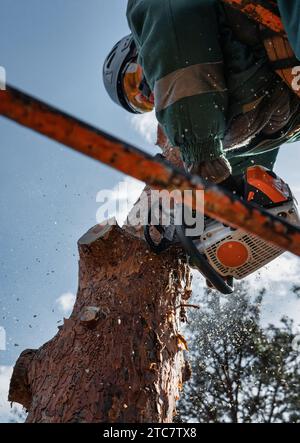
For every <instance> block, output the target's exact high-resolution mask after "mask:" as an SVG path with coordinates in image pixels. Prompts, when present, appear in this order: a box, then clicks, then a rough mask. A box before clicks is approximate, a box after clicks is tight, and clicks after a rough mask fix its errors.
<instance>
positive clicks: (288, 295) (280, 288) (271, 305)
mask: <svg viewBox="0 0 300 443" xmlns="http://www.w3.org/2000/svg"><path fill="white" fill-rule="evenodd" d="M193 274H194V284H193V288H194V295H195V296H196V297H197V294H202V292H203V288H204V287H205V281H204V278H202V277H201V275H200V273H198V272H197V271H194V273H193ZM245 281H246V282H248V283H249V286H250V291H251V294H253V295H255V294H258V292H259V291H260V290H262V289H266V294H265V297H264V301H263V305H262V317H261V321H262V324H263V325H264V326H265V325H267V324H269V323H273V324H278V323H279V321H280V319H281V318H282V317H283V316H288V317H290V318H292V319H293V320H294V321H295V327H297V325H300V299H299V298H297V296H296V294H294V293H293V292H292V289H293V287H294V286H299V287H300V262H299V259H298V257H295V256H293V255H291V254H289V253H286V254H284V255H282V256H281V257H279V258H277V259H276V260H274V261H273V262H271V263H269V264H268V265H267V266H265V267H263V268H262V269H260V270H259V271H257V272H256V273H254V274H252V275H250V276H249V277H247V278H246V279H245ZM228 297H230V295H229V296H228Z"/></svg>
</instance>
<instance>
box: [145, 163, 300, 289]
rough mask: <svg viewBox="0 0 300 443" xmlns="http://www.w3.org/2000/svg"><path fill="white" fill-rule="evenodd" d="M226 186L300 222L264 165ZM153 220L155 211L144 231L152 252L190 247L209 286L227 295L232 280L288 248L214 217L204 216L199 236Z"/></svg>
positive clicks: (291, 201) (291, 198)
mask: <svg viewBox="0 0 300 443" xmlns="http://www.w3.org/2000/svg"><path fill="white" fill-rule="evenodd" d="M222 186H223V187H225V188H226V189H227V190H228V191H230V192H232V193H234V194H236V195H238V196H239V197H240V198H241V199H244V200H246V201H248V202H251V203H252V204H253V205H254V206H258V207H260V208H264V209H265V210H267V211H268V212H270V213H272V214H273V215H275V216H277V217H281V218H284V219H285V220H286V221H288V222H290V223H293V224H296V225H298V226H299V225H300V218H299V214H298V210H297V202H296V200H295V198H294V196H293V194H292V191H291V189H290V187H289V186H288V185H287V183H285V182H284V181H283V180H282V179H281V178H280V177H278V176H277V175H276V174H275V173H274V172H273V171H270V170H268V169H266V168H264V167H263V166H257V165H256V166H251V167H249V168H248V169H247V170H246V171H245V173H244V174H242V175H240V176H235V177H230V178H229V179H228V180H226V181H225V182H223V184H222ZM151 221H153V218H152V209H151V210H150V211H149V215H148V224H147V225H146V226H145V229H144V235H145V239H146V241H147V242H148V244H149V246H150V248H151V250H152V251H153V252H155V253H156V254H160V253H162V252H163V251H165V250H166V249H168V248H169V247H170V246H171V245H174V244H180V245H181V246H182V247H183V249H184V250H185V251H186V254H187V258H188V262H189V264H190V266H191V267H192V268H194V269H196V270H198V271H200V273H201V274H202V275H203V276H204V277H205V278H206V280H207V283H208V286H209V287H213V288H214V289H216V290H218V291H220V292H221V293H223V294H231V293H232V292H233V291H234V279H236V280H241V279H244V278H245V277H247V276H248V275H250V274H252V273H254V272H255V271H257V270H258V269H260V268H262V267H263V266H265V265H266V264H268V263H270V262H271V261H273V260H274V259H276V258H277V257H279V256H280V255H281V254H282V253H283V252H285V251H284V250H283V249H281V248H279V247H278V246H274V245H273V244H271V243H268V242H266V241H265V240H262V239H260V238H259V237H256V236H255V235H253V234H248V233H247V232H245V231H243V230H242V229H234V228H231V227H230V226H226V225H224V224H223V223H221V222H219V221H217V220H214V219H212V218H210V217H205V218H204V229H203V230H202V233H201V234H200V235H198V236H188V235H187V234H186V232H187V227H186V226H185V225H184V224H182V225H175V223H174V224H172V223H171V224H170V225H168V226H163V225H160V224H159V223H156V224H155V225H151V224H150V222H151ZM152 229H155V230H156V231H157V232H158V233H159V235H160V237H159V238H160V240H159V241H157V240H156V241H155V240H154V239H153V235H152V232H153V231H152Z"/></svg>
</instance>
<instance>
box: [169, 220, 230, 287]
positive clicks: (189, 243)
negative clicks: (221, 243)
mask: <svg viewBox="0 0 300 443" xmlns="http://www.w3.org/2000/svg"><path fill="white" fill-rule="evenodd" d="M176 233H177V235H178V237H179V239H180V241H181V244H182V246H183V247H184V249H185V251H186V253H187V254H188V256H189V257H190V258H191V259H192V260H193V264H195V266H196V267H197V269H198V270H199V271H200V272H201V274H202V275H203V276H204V277H205V278H207V280H209V281H210V283H211V284H212V285H213V286H214V287H215V289H217V290H218V291H219V292H221V293H222V294H226V295H229V294H232V293H233V290H234V289H233V287H232V286H230V285H229V284H228V283H226V281H225V280H224V279H223V278H222V277H221V276H220V275H219V274H218V273H217V272H216V271H215V270H214V268H213V267H212V266H211V265H210V264H209V262H208V261H207V260H206V258H205V257H204V255H203V254H201V253H200V252H199V251H198V249H197V248H196V246H195V244H194V242H193V240H192V239H191V237H187V236H186V235H185V228H184V227H183V226H176Z"/></svg>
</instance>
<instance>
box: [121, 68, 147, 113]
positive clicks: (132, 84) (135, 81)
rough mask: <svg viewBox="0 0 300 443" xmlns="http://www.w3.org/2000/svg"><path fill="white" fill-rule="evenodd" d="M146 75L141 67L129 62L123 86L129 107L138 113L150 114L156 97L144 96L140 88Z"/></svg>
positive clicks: (124, 73)
mask: <svg viewBox="0 0 300 443" xmlns="http://www.w3.org/2000/svg"><path fill="white" fill-rule="evenodd" d="M143 78H144V75H143V69H142V67H141V65H139V64H138V63H136V62H132V61H131V62H129V63H128V64H127V65H126V67H125V69H124V72H123V75H122V86H123V91H124V96H125V99H126V101H127V103H128V105H129V106H130V107H131V108H132V109H133V110H134V111H135V112H138V113H144V112H150V111H152V110H153V108H154V96H153V94H151V95H150V97H146V96H145V95H143V93H142V91H141V89H140V86H141V84H142V81H143Z"/></svg>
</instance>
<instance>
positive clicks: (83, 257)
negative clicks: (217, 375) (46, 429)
mask: <svg viewBox="0 0 300 443" xmlns="http://www.w3.org/2000/svg"><path fill="white" fill-rule="evenodd" d="M158 144H159V146H161V148H162V150H163V153H164V155H165V156H166V157H167V158H168V159H169V160H170V161H172V162H173V163H174V162H175V163H177V164H180V159H179V154H178V150H176V148H173V147H172V146H170V144H169V143H168V140H167V139H166V137H165V136H164V134H163V132H162V131H161V129H159V131H158ZM137 204H138V203H137ZM142 232H143V231H142V227H141V226H139V227H138V228H137V229H132V226H125V227H124V228H123V229H121V228H119V227H118V226H117V225H108V224H106V225H97V226H96V227H94V228H93V229H91V230H90V231H89V232H88V233H87V234H85V235H84V236H83V237H82V238H81V239H80V240H79V242H78V247H79V255H80V262H79V289H78V294H77V299H76V303H75V306H74V310H73V312H72V314H71V317H70V318H69V319H65V320H64V325H63V326H61V327H59V332H58V334H57V335H56V336H55V337H54V338H53V339H52V340H51V341H49V342H48V343H46V344H45V345H44V346H42V347H41V348H40V349H38V350H26V351H24V352H23V353H22V354H21V356H20V357H19V359H18V361H17V363H16V366H15V368H14V371H13V375H12V379H11V384H10V392H9V401H11V402H18V403H21V404H22V405H23V406H24V407H25V408H26V409H27V410H28V418H27V422H28V423H41V422H44V423H45V422H47V423H70V422H85V423H86V422H88V423H96V422H97V423H99V422H108V423H118V422H122V423H144V422H147V423H164V422H172V420H173V416H174V414H175V411H176V400H177V399H178V398H179V392H180V390H181V388H182V385H183V383H184V381H186V380H187V379H188V378H189V376H190V369H189V364H188V363H187V362H186V361H185V359H184V351H185V350H186V347H187V346H186V342H185V340H184V338H183V336H182V335H181V334H180V322H181V321H184V319H185V307H186V300H188V299H189V297H190V296H191V276H190V271H189V268H188V266H187V265H186V263H185V257H184V256H183V255H182V251H180V250H179V249H177V248H175V247H174V248H171V249H170V250H168V251H166V252H165V253H163V254H162V255H160V256H157V255H155V254H153V253H151V252H150V251H149V249H148V247H147V244H146V242H145V241H144V239H143V235H142Z"/></svg>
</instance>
